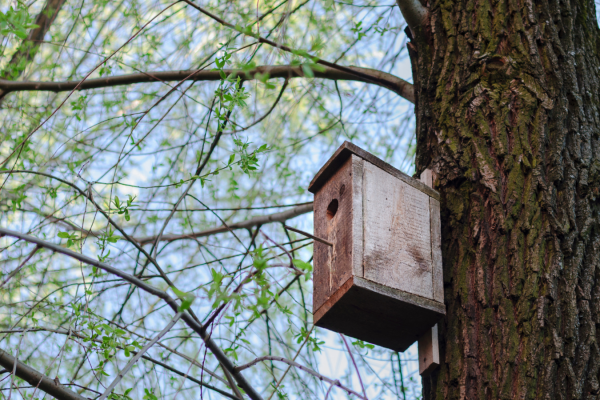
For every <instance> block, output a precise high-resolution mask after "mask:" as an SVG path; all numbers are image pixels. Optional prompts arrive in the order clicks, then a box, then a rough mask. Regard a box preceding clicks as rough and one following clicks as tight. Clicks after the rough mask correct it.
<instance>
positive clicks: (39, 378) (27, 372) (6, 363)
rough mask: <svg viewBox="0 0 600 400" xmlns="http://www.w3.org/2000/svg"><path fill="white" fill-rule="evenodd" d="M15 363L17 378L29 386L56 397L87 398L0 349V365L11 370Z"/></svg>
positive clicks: (70, 399)
mask: <svg viewBox="0 0 600 400" xmlns="http://www.w3.org/2000/svg"><path fill="white" fill-rule="evenodd" d="M15 364H16V375H17V376H18V377H19V378H21V379H23V380H25V381H27V382H28V383H29V384H30V385H31V386H34V387H38V388H40V390H43V391H44V392H46V393H48V394H49V395H50V396H52V397H54V398H56V399H60V400H87V399H86V398H85V397H83V396H80V395H78V394H77V393H75V392H73V391H72V390H71V389H68V388H66V387H64V386H63V385H61V384H60V383H58V382H56V381H55V380H54V379H50V378H48V377H47V376H46V375H44V374H42V373H41V372H39V371H37V370H35V369H33V368H31V367H29V366H28V365H25V364H23V363H22V362H21V361H18V360H15V358H14V357H13V356H11V355H10V354H8V353H7V352H6V351H4V350H2V349H0V365H1V366H3V367H4V368H6V369H7V370H10V371H12V369H13V367H14V366H15Z"/></svg>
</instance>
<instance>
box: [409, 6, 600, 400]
mask: <svg viewBox="0 0 600 400" xmlns="http://www.w3.org/2000/svg"><path fill="white" fill-rule="evenodd" d="M429 10H430V13H429V17H428V19H427V20H426V25H425V27H424V29H425V31H426V32H427V35H428V36H427V41H426V43H423V42H421V41H420V42H418V43H414V44H410V45H409V51H410V54H411V59H412V65H413V76H414V80H415V95H416V102H415V104H416V114H417V172H421V171H422V170H424V169H425V168H431V169H433V170H434V171H435V172H436V175H437V179H436V182H435V185H436V188H437V189H438V190H439V191H440V193H441V196H442V227H443V232H442V243H443V255H444V285H445V301H446V306H447V316H446V318H445V320H444V321H442V322H441V323H440V335H441V336H440V340H441V343H440V346H441V348H440V350H441V361H442V365H441V368H440V369H439V370H438V371H436V372H435V373H434V374H432V375H431V376H430V377H429V378H425V379H424V380H423V385H424V397H425V399H440V400H441V399H461V398H466V399H521V398H522V399H598V398H600V385H599V382H598V375H599V369H600V349H599V346H598V340H597V338H596V328H597V326H598V325H597V324H600V268H597V266H598V263H599V258H600V257H599V255H600V226H599V220H598V211H599V197H598V196H600V190H599V184H600V114H599V103H600V87H599V86H600V84H599V68H600V59H599V54H600V40H599V39H600V37H599V28H598V23H597V21H596V17H595V15H596V13H595V6H594V2H593V1H590V0H567V1H562V2H559V1H556V0H539V1H537V2H535V3H534V2H532V1H530V0H520V1H519V0H498V1H495V0H494V1H490V0H476V1H474V0H460V1H449V0H433V1H432V3H431V4H429Z"/></svg>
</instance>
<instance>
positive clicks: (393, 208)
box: [363, 162, 433, 299]
mask: <svg viewBox="0 0 600 400" xmlns="http://www.w3.org/2000/svg"><path fill="white" fill-rule="evenodd" d="M363 193H364V194H363V210H364V211H363V220H364V278H365V279H368V280H371V281H373V282H377V283H380V284H382V285H385V286H388V287H391V288H394V289H399V290H402V291H404V292H407V293H412V294H416V295H418V296H422V297H425V298H428V299H433V282H432V273H433V271H432V254H431V224H430V210H429V208H430V205H429V196H428V195H427V194H425V193H423V192H422V191H420V190H418V189H416V188H415V187H413V186H411V185H408V184H407V183H405V182H403V181H401V180H400V179H398V178H396V177H394V176H393V175H391V174H389V173H388V172H386V171H384V170H382V169H380V168H378V167H377V166H375V165H373V164H371V163H369V162H365V164H364V173H363Z"/></svg>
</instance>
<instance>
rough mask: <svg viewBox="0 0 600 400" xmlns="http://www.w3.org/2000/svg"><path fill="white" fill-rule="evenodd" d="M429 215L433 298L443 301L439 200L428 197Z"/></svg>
mask: <svg viewBox="0 0 600 400" xmlns="http://www.w3.org/2000/svg"><path fill="white" fill-rule="evenodd" d="M429 213H430V215H431V259H432V266H433V299H434V300H437V301H439V302H440V303H443V302H444V278H443V273H444V271H443V266H442V225H441V220H440V202H439V201H437V200H436V199H432V198H430V199H429Z"/></svg>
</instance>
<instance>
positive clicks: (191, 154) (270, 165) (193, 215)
mask: <svg viewBox="0 0 600 400" xmlns="http://www.w3.org/2000/svg"><path fill="white" fill-rule="evenodd" d="M55 2H56V1H55ZM46 4H47V3H46V2H45V1H41V0H33V1H32V2H29V3H25V2H21V1H18V0H16V1H15V0H10V1H7V2H6V3H5V4H3V5H1V6H0V11H1V13H2V14H0V34H1V35H2V36H1V40H0V52H1V53H0V54H2V57H1V59H0V71H2V77H3V79H7V80H24V81H45V82H57V81H69V80H74V81H79V80H82V79H84V78H89V79H92V78H98V77H110V76H117V75H123V74H130V73H139V72H144V73H151V72H154V71H173V70H197V69H203V70H213V69H216V70H219V69H221V70H222V69H224V68H242V69H251V68H253V67H255V66H258V65H299V64H301V63H306V59H305V58H304V57H302V54H303V53H302V52H301V51H306V52H310V53H311V54H313V55H316V56H318V57H320V58H322V59H325V60H329V61H332V62H333V61H335V62H338V63H339V64H341V65H346V66H350V65H355V66H360V67H368V68H374V69H378V70H382V71H386V72H390V73H393V74H395V75H397V76H400V77H403V78H405V79H407V80H410V65H409V61H408V58H407V53H406V35H405V32H404V29H405V24H404V22H403V19H402V16H401V15H400V12H399V10H398V8H397V6H396V5H395V3H394V2H393V1H389V2H387V3H385V2H381V1H379V2H376V1H366V0H365V1H362V0H357V1H351V0H349V1H344V2H342V1H335V0H261V1H256V2H255V1H245V0H242V1H236V2H217V1H205V0H201V1H196V4H198V5H199V6H201V7H203V8H205V9H207V10H209V11H210V12H212V13H214V14H215V15H217V16H219V17H220V18H223V19H224V20H225V21H227V22H229V23H231V24H233V25H234V26H237V27H238V29H239V30H244V29H246V30H248V32H252V33H253V34H260V35H262V36H263V37H268V38H270V39H272V40H274V41H275V42H277V43H283V44H287V45H288V46H290V47H292V48H294V49H297V50H300V51H299V52H296V53H297V54H293V53H290V52H285V51H282V50H280V49H277V48H273V47H270V46H268V45H264V44H258V43H256V40H255V39H254V38H253V37H252V36H249V35H244V34H241V33H240V32H238V31H236V30H235V29H231V28H228V27H225V26H223V25H222V24H220V23H218V22H217V21H215V20H212V19H210V18H208V17H207V16H206V15H203V14H201V13H200V12H198V11H197V10H196V9H194V8H192V7H191V6H190V5H187V4H186V3H184V2H175V3H173V2H168V1H154V0H139V1H138V0H117V1H104V0H92V1H83V0H81V1H75V0H74V1H67V2H64V4H63V5H62V7H61V9H60V11H59V12H58V15H57V17H56V19H55V20H54V21H53V22H52V24H51V26H50V28H49V30H48V32H47V33H46V34H45V35H44V36H43V41H42V42H35V43H32V42H28V41H27V40H25V39H26V38H27V35H28V32H30V30H32V29H35V25H34V22H35V19H36V16H37V15H38V14H39V13H40V12H41V11H42V10H43V9H44V7H45V6H46ZM37 46H39V48H38V47H37ZM19 54H20V55H21V56H20V57H18V55H19ZM23 55H24V56H23ZM317 68H318V67H316V66H314V65H312V66H311V65H310V63H309V65H308V66H306V65H305V66H304V67H302V69H303V73H304V75H305V78H294V79H289V80H288V81H286V80H284V79H268V77H267V76H264V77H263V78H262V79H257V80H249V81H242V80H236V79H223V80H221V81H213V82H203V81H198V82H190V81H186V82H155V83H140V84H132V85H122V86H111V87H106V88H98V89H90V90H82V91H73V92H72V91H65V92H59V93H53V92H47V91H19V92H13V93H9V94H7V95H6V96H4V97H3V98H2V99H1V100H0V101H1V102H2V103H1V106H0V107H1V108H0V119H1V123H0V160H1V161H0V162H2V163H3V164H2V168H3V169H2V170H1V171H0V172H1V173H0V185H2V189H1V192H0V193H1V196H0V211H1V213H2V215H1V217H0V225H1V226H2V227H4V228H9V229H12V230H15V231H19V232H22V233H28V234H30V235H33V236H36V237H39V238H43V239H45V240H47V241H49V242H53V243H57V244H60V245H61V246H65V247H68V248H70V249H72V250H74V251H76V252H79V253H83V254H85V255H88V256H91V257H94V258H97V259H99V260H101V261H104V262H105V263H107V264H109V265H112V266H114V267H116V268H118V269H119V270H122V271H125V272H128V273H130V274H135V275H137V276H139V277H141V279H143V280H144V281H146V282H148V283H150V284H152V285H153V286H155V287H158V288H160V289H162V290H166V291H168V292H169V293H171V295H172V296H173V297H180V298H183V299H184V303H187V304H188V305H189V302H190V301H192V296H194V298H193V303H191V306H190V308H191V310H193V312H194V313H195V315H197V316H198V318H199V319H200V320H201V321H203V322H207V321H209V322H210V323H211V324H210V329H209V330H210V332H211V334H212V337H213V338H214V339H215V341H216V342H217V343H218V345H219V346H220V347H221V349H223V350H224V351H225V353H226V354H227V355H228V357H229V358H230V359H231V360H232V361H233V362H234V363H235V364H236V365H242V364H244V363H247V362H251V361H252V360H254V359H256V358H257V357H261V356H265V355H274V356H281V357H284V358H286V359H294V358H295V360H296V361H297V362H298V363H300V364H302V365H304V366H306V367H308V368H310V369H312V370H315V371H318V372H319V373H320V374H322V375H324V376H327V377H329V378H331V379H339V381H340V382H341V384H342V385H345V386H347V387H350V388H352V389H354V390H355V391H357V392H359V393H361V392H362V389H361V385H362V384H364V386H365V390H366V393H367V396H368V398H370V399H376V398H407V399H408V398H418V397H419V392H420V389H419V385H418V383H419V381H420V380H419V379H418V374H416V371H415V368H416V366H415V364H416V363H415V362H412V363H410V362H409V360H411V359H414V353H413V354H410V353H409V354H405V355H397V354H395V353H392V352H390V351H388V350H385V349H381V348H377V347H375V348H371V346H367V345H365V344H364V343H361V342H357V341H354V340H352V339H348V344H349V349H350V351H351V353H352V355H353V358H354V360H355V363H356V365H355V364H354V362H353V360H352V358H351V357H350V356H349V354H348V349H346V347H345V345H344V342H343V341H342V339H341V338H340V336H338V335H335V334H332V333H330V332H327V331H324V330H321V329H313V325H312V315H311V310H312V306H311V298H312V294H311V293H312V287H311V280H310V271H311V268H312V267H311V254H312V242H311V240H310V239H307V238H305V237H303V236H301V235H298V234H295V233H294V232H290V231H286V230H285V229H284V228H283V226H282V224H281V223H270V224H264V225H262V226H253V227H251V228H250V229H242V230H235V231H231V232H230V231H226V232H224V233H219V234H212V235H207V236H202V237H193V238H192V237H188V238H180V239H179V240H165V239H166V238H168V237H170V235H192V236H193V234H196V236H198V233H199V232H203V231H205V230H207V229H211V228H214V227H218V226H221V225H223V224H231V223H236V222H241V221H247V220H249V219H251V218H252V217H256V216H263V215H269V214H273V213H278V212H281V211H285V210H292V209H294V207H296V206H298V205H302V204H305V203H307V202H310V201H311V200H312V195H310V194H309V193H307V191H306V187H307V186H308V182H310V180H311V178H312V176H313V175H314V174H315V172H316V171H317V170H318V169H319V168H320V166H321V165H322V164H323V163H324V162H325V161H326V160H327V158H328V157H329V156H330V155H331V154H332V153H333V152H334V151H335V149H336V148H337V147H338V146H339V145H340V144H341V143H342V142H343V141H344V140H350V141H353V142H354V143H356V144H358V145H359V146H361V147H363V148H365V149H366V150H368V151H370V152H372V153H374V154H376V155H378V156H379V157H381V158H383V159H385V160H386V161H388V162H390V163H392V164H393V165H395V166H396V167H398V168H400V169H402V170H404V171H405V172H408V173H411V172H412V166H411V163H412V156H413V154H412V149H413V143H412V141H413V131H414V128H413V120H412V107H411V105H410V103H409V102H407V101H406V100H403V99H402V98H400V97H399V96H398V95H397V94H395V93H393V92H391V91H388V90H386V89H384V88H381V87H379V86H374V85H368V84H364V83H357V82H348V81H337V82H336V81H332V80H321V79H316V78H315V79H313V78H311V76H312V74H313V72H312V70H315V69H317ZM224 76H225V75H224ZM213 146H214V151H212V152H211V151H210V150H211V148H212V147H213ZM203 163H205V165H204V166H203V168H201V170H200V168H199V166H202V164H203ZM76 188H78V189H79V190H77V189H76ZM86 195H87V196H86ZM91 199H93V200H94V202H95V204H94V202H92V201H91ZM99 208H101V209H102V210H104V212H105V213H106V214H107V215H110V217H111V219H112V220H113V221H114V224H111V223H110V222H109V221H108V220H107V218H106V217H105V216H104V215H103V214H102V213H100V212H99ZM286 224H288V225H291V226H294V227H297V228H300V229H303V230H305V231H309V232H310V231H312V215H311V214H306V213H304V214H301V215H299V216H297V217H296V218H294V219H291V220H288V221H287V222H286ZM120 230H122V231H123V232H126V233H127V235H129V236H130V237H131V238H133V239H132V240H131V241H130V240H127V239H126V238H125V237H124V235H123V233H122V232H120ZM157 235H161V239H160V240H159V241H158V243H157V245H156V246H155V245H154V241H152V240H150V239H148V238H154V239H156V237H157ZM140 248H143V249H145V251H146V252H147V253H149V254H151V255H152V256H153V257H155V258H156V261H157V263H158V264H159V265H160V266H161V268H162V270H164V272H165V274H166V276H168V278H169V279H170V280H171V281H172V284H173V285H174V287H175V288H176V289H173V288H170V287H169V284H168V283H167V282H165V280H164V279H163V278H162V277H161V276H160V273H159V272H158V271H157V269H156V268H155V266H154V265H153V264H152V263H150V262H148V258H147V257H146V256H145V255H144V254H143V253H142V252H141V251H140ZM290 258H291V259H293V260H294V262H293V264H292V266H290ZM0 263H1V271H0V274H1V275H0V285H2V286H1V287H0V296H1V297H0V304H3V307H2V308H1V311H0V330H1V331H2V332H1V333H0V347H1V348H2V349H4V350H6V351H7V352H9V353H10V354H13V355H18V359H19V360H20V361H22V362H25V363H26V364H28V365H30V366H32V367H34V368H36V369H37V370H39V371H41V372H43V373H45V374H46V375H48V376H49V377H51V378H54V377H56V378H57V379H58V380H59V381H60V383H62V384H64V385H70V386H69V387H70V388H71V389H73V390H74V391H76V392H79V393H82V394H83V395H84V396H85V397H89V398H96V397H97V396H99V394H100V393H102V392H104V390H105V388H106V387H107V386H108V385H109V384H110V382H112V380H113V379H114V378H115V377H116V376H117V372H118V371H119V370H120V369H122V368H123V367H124V366H125V364H126V363H127V360H128V358H130V357H131V356H132V355H133V354H134V353H135V352H136V351H138V350H139V349H141V348H142V346H144V345H145V344H146V343H147V342H148V340H149V339H150V338H153V337H155V336H156V335H157V334H158V332H160V331H161V330H162V329H163V328H164V327H165V326H167V324H168V323H169V321H171V320H172V318H173V313H172V311H171V310H169V309H168V307H165V303H164V302H162V301H160V299H158V298H156V297H154V296H152V295H150V294H148V293H145V292H143V291H141V290H136V289H135V287H134V286H132V285H130V284H129V283H127V282H125V281H124V280H122V279H120V278H118V277H116V276H114V275H110V274H107V273H106V272H103V271H102V270H99V269H96V268H93V267H90V266H88V265H86V264H84V263H80V262H77V261H76V260H74V259H71V258H68V257H65V256H64V255H60V254H56V253H53V252H51V251H49V250H46V249H36V247H35V246H34V245H32V244H29V243H27V242H25V241H18V240H15V239H14V238H10V237H4V238H1V239H0ZM236 287H239V288H240V289H239V290H238V291H237V292H235V291H234V289H235V288H236ZM221 309H222V310H221ZM215 310H219V311H220V312H219V313H218V314H215ZM215 315H216V316H215ZM211 316H212V317H211ZM146 356H147V358H146V359H142V360H140V361H139V362H138V363H137V364H136V366H135V367H133V368H132V369H131V371H129V372H128V373H127V374H126V375H125V377H124V379H123V380H122V381H121V383H120V384H119V385H118V386H117V388H116V390H115V391H114V392H113V395H112V396H113V398H134V399H138V398H139V399H142V398H143V399H155V398H174V397H175V395H176V394H180V395H183V396H186V398H198V397H200V398H203V397H204V398H221V397H223V395H222V394H219V393H218V392H215V391H214V390H212V389H210V388H207V387H201V386H200V385H199V384H198V382H204V383H206V384H208V385H211V386H212V387H216V388H218V389H221V390H223V391H225V392H227V393H230V394H232V395H233V396H235V393H234V391H233V389H232V388H231V385H230V384H229V383H228V382H227V379H226V376H225V375H224V373H223V370H222V369H220V367H219V363H218V362H217V360H216V359H215V358H214V357H213V356H212V354H211V352H210V351H208V352H207V349H206V346H204V343H203V341H202V340H201V339H199V338H198V337H197V335H195V334H194V333H193V332H192V331H191V330H190V329H189V328H188V327H186V326H185V324H183V323H182V322H181V321H178V322H177V323H176V324H175V325H174V327H173V329H171V330H170V331H169V332H168V333H167V334H166V335H165V336H164V337H163V338H162V339H161V340H160V341H159V344H157V345H155V346H154V347H152V348H151V349H150V350H149V351H148V352H147V353H146ZM148 358H150V359H148ZM400 365H401V367H402V370H399V366H400ZM165 366H167V367H168V368H167V367H165ZM169 368H170V369H169ZM287 368H288V365H287V364H285V363H282V362H278V361H276V360H266V361H262V362H259V363H258V364H256V365H254V366H252V367H250V368H248V369H246V370H245V371H244V374H245V377H246V378H247V379H248V380H249V381H250V383H251V384H252V385H253V386H254V387H255V388H256V390H257V391H259V392H260V393H261V394H262V395H263V396H264V398H269V396H270V395H271V394H273V393H276V394H275V396H278V397H279V398H285V397H289V398H300V397H303V398H307V399H309V398H310V399H313V398H318V399H322V398H324V397H326V396H327V393H328V391H329V389H330V385H329V384H327V383H325V382H323V381H321V380H320V379H319V378H317V377H315V376H312V375H310V374H308V373H306V372H304V371H303V370H300V369H297V368H291V369H290V371H289V373H287V375H286V376H285V379H284V380H283V381H282V383H281V384H280V385H279V386H278V387H277V390H275V389H274V387H275V386H276V385H277V382H278V381H279V380H280V378H281V377H282V376H283V374H284V373H285V371H286V369H287ZM8 372H9V371H1V372H0V379H1V382H2V391H1V393H0V396H1V397H8V398H10V397H11V396H13V397H15V398H17V397H22V398H30V397H32V396H33V397H36V398H41V397H43V396H42V395H43V393H41V392H40V391H39V390H37V391H36V390H35V389H34V388H31V387H30V385H29V384H27V383H25V382H24V381H22V380H20V379H18V378H16V379H14V380H13V378H12V376H11V374H9V373H8ZM402 372H403V374H402ZM182 375H186V376H187V377H188V378H184V377H183V376H182ZM189 378H193V379H194V381H192V380H191V379H189ZM361 382H362V383H361ZM11 383H12V385H11ZM329 396H330V397H336V398H338V397H339V398H345V397H347V394H346V393H345V392H344V391H342V390H341V389H339V388H334V389H332V390H331V393H330V394H329Z"/></svg>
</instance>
